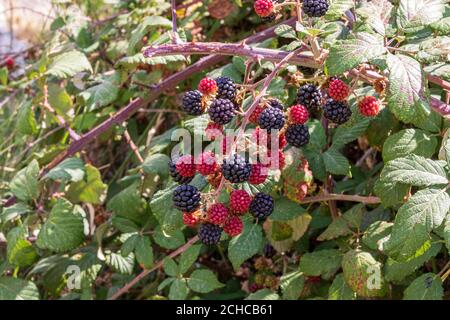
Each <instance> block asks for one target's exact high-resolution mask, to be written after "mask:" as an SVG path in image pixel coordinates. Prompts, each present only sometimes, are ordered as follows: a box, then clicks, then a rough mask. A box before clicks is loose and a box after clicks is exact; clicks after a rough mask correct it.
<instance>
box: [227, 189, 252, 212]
mask: <svg viewBox="0 0 450 320" xmlns="http://www.w3.org/2000/svg"><path fill="white" fill-rule="evenodd" d="M251 201H252V198H251V197H250V195H249V194H248V193H247V191H245V190H233V191H232V192H231V194H230V208H231V210H232V211H233V213H237V214H243V213H246V212H247V211H248V208H249V206H250V202H251Z"/></svg>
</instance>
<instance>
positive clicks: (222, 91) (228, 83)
mask: <svg viewBox="0 0 450 320" xmlns="http://www.w3.org/2000/svg"><path fill="white" fill-rule="evenodd" d="M216 83H217V96H216V98H222V99H228V100H231V101H234V99H235V98H236V84H235V83H234V81H233V80H231V79H230V78H228V77H219V78H217V79H216Z"/></svg>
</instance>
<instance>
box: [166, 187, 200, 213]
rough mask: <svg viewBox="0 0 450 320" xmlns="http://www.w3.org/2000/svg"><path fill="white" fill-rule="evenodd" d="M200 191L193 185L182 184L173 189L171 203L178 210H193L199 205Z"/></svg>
mask: <svg viewBox="0 0 450 320" xmlns="http://www.w3.org/2000/svg"><path fill="white" fill-rule="evenodd" d="M200 197H201V195H200V192H199V191H198V189H197V188H196V187H194V186H191V185H189V184H182V185H181V186H178V187H176V188H175V190H174V191H173V196H172V200H173V205H174V206H175V208H177V209H178V210H180V211H183V212H193V211H195V210H197V209H198V207H199V206H200Z"/></svg>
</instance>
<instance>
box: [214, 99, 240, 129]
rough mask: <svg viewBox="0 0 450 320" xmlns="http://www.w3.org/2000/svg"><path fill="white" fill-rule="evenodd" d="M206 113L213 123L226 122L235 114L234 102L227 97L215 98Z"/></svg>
mask: <svg viewBox="0 0 450 320" xmlns="http://www.w3.org/2000/svg"><path fill="white" fill-rule="evenodd" d="M208 114H209V117H210V118H211V120H212V121H214V122H215V123H218V124H227V123H229V122H230V121H231V120H232V119H233V117H234V115H235V108H234V104H233V102H231V101H230V100H228V99H215V100H214V101H213V102H212V103H211V105H210V106H209V109H208Z"/></svg>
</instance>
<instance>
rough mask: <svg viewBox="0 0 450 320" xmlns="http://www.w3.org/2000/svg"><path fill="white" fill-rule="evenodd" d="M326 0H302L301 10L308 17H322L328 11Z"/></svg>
mask: <svg viewBox="0 0 450 320" xmlns="http://www.w3.org/2000/svg"><path fill="white" fill-rule="evenodd" d="M328 6H329V5H328V1H327V0H303V5H302V8H303V12H304V13H305V14H306V15H307V16H308V17H322V16H324V15H325V13H327V11H328Z"/></svg>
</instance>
